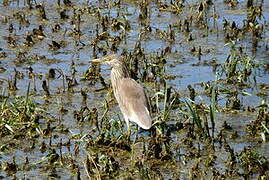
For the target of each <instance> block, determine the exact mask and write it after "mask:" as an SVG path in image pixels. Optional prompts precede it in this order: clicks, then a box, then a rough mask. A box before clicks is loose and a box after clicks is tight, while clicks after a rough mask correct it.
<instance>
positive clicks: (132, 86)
mask: <svg viewBox="0 0 269 180" xmlns="http://www.w3.org/2000/svg"><path fill="white" fill-rule="evenodd" d="M91 62H92V63H101V64H107V65H109V66H111V67H112V69H111V74H110V76H111V84H112V89H113V94H114V96H115V98H116V100H117V102H118V104H119V107H120V110H121V112H122V114H123V116H124V120H125V122H126V124H127V130H128V135H130V125H129V121H132V122H135V123H136V124H137V125H138V126H140V127H141V128H143V129H146V130H147V129H150V128H151V126H152V119H151V116H150V112H149V103H148V99H147V96H146V93H145V91H144V88H143V87H142V86H141V85H140V84H138V83H137V82H136V81H135V80H134V79H132V78H131V76H130V73H129V71H128V68H127V65H126V63H125V62H124V56H122V55H117V54H112V55H107V56H104V57H102V58H99V59H93V60H92V61H91Z"/></svg>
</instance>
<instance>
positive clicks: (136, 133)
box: [133, 124, 139, 144]
mask: <svg viewBox="0 0 269 180" xmlns="http://www.w3.org/2000/svg"><path fill="white" fill-rule="evenodd" d="M138 130H139V127H138V125H137V124H136V132H135V137H134V141H133V144H135V142H136V139H137V136H138Z"/></svg>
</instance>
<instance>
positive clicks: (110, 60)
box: [91, 54, 123, 68]
mask: <svg viewBox="0 0 269 180" xmlns="http://www.w3.org/2000/svg"><path fill="white" fill-rule="evenodd" d="M91 63H101V64H107V65H110V66H111V67H113V68H117V67H121V66H122V65H123V61H122V56H121V55H117V54H111V55H107V56H104V57H102V58H99V59H93V60H91Z"/></svg>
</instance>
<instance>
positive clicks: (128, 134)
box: [124, 116, 131, 142]
mask: <svg viewBox="0 0 269 180" xmlns="http://www.w3.org/2000/svg"><path fill="white" fill-rule="evenodd" d="M124 119H125V122H126V124H127V140H128V142H130V137H131V129H130V124H129V119H128V118H127V117H126V116H124Z"/></svg>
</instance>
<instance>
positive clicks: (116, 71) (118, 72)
mask: <svg viewBox="0 0 269 180" xmlns="http://www.w3.org/2000/svg"><path fill="white" fill-rule="evenodd" d="M128 77H130V74H129V72H128V69H127V67H126V66H122V67H120V68H118V67H117V68H115V67H113V68H112V70H111V83H112V87H113V89H115V88H116V87H117V83H118V82H119V81H120V80H121V79H123V78H128Z"/></svg>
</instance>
